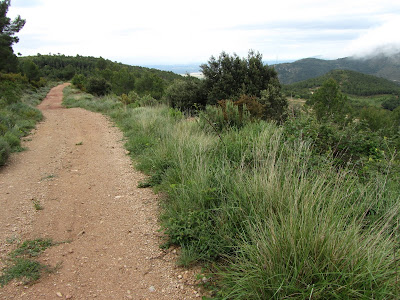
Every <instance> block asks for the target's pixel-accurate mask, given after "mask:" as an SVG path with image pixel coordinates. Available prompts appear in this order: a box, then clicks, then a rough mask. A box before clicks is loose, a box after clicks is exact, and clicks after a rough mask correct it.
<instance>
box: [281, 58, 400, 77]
mask: <svg viewBox="0 0 400 300" xmlns="http://www.w3.org/2000/svg"><path fill="white" fill-rule="evenodd" d="M274 67H275V70H276V71H277V72H278V77H279V80H280V81H281V83H283V84H290V83H294V82H299V81H303V80H306V79H309V78H314V77H318V76H321V75H324V74H325V73H327V72H329V71H331V70H335V69H342V70H353V71H357V72H361V73H364V74H370V75H374V76H377V77H382V78H386V79H389V80H391V81H394V82H397V83H399V84H400V51H399V52H397V53H395V54H383V53H381V54H377V55H374V56H368V57H362V58H358V57H345V58H339V59H336V60H323V59H317V58H305V59H301V60H298V61H295V62H293V63H284V64H276V65H274Z"/></svg>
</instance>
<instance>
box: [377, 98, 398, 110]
mask: <svg viewBox="0 0 400 300" xmlns="http://www.w3.org/2000/svg"><path fill="white" fill-rule="evenodd" d="M381 105H382V108H384V109H388V110H391V111H393V110H395V109H396V108H397V107H399V106H400V98H399V96H392V97H390V98H389V99H387V100H385V101H384V102H382V104H381Z"/></svg>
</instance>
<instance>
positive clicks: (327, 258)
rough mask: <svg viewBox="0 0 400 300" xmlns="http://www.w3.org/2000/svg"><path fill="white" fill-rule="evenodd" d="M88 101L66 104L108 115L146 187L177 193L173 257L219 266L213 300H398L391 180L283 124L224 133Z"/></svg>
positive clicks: (160, 112)
mask: <svg viewBox="0 0 400 300" xmlns="http://www.w3.org/2000/svg"><path fill="white" fill-rule="evenodd" d="M78 98H79V97H77V95H76V94H73V92H72V90H67V91H66V94H65V103H68V105H69V106H83V107H85V108H89V109H91V110H95V111H102V110H103V109H104V111H105V112H106V113H107V114H108V115H109V116H110V117H111V118H112V119H113V120H114V121H115V122H116V123H117V124H118V126H119V127H120V128H121V129H122V130H123V132H124V134H125V136H126V139H127V141H126V147H127V149H128V150H129V151H130V153H131V155H132V157H133V158H134V160H135V161H136V162H137V167H138V168H139V169H140V170H143V171H145V172H147V173H148V174H150V179H149V181H148V182H147V183H148V184H147V185H146V186H157V189H160V190H162V191H164V192H165V193H166V194H167V197H166V199H165V200H164V201H163V203H162V207H163V212H162V215H161V222H162V226H163V228H164V230H165V232H166V233H167V234H168V240H167V241H166V246H168V245H170V244H177V245H180V246H181V248H182V255H181V257H180V261H179V262H180V263H181V264H182V265H190V264H195V263H207V264H208V265H209V266H211V271H210V272H211V276H212V278H213V279H215V281H214V282H215V288H216V290H217V292H216V293H215V294H214V295H213V297H215V298H218V299H286V298H291V299H306V298H308V299H358V298H359V299H394V298H398V297H399V295H400V294H399V291H398V288H399V282H398V276H397V274H398V257H399V255H400V251H399V248H398V216H399V208H400V207H399V204H398V203H399V201H398V200H399V189H398V185H397V184H395V183H394V182H393V180H394V179H393V178H395V177H390V176H388V173H387V172H386V173H385V172H382V173H376V174H375V173H374V174H373V175H372V174H371V175H370V176H369V177H368V178H363V180H360V178H359V177H358V175H357V172H354V171H352V170H348V169H345V168H340V167H338V166H337V164H335V163H334V162H333V160H332V159H331V157H330V156H329V155H325V154H323V153H321V154H316V153H315V151H313V147H314V145H313V143H312V142H311V141H307V140H304V139H302V138H301V136H299V137H298V138H294V137H290V138H288V135H287V128H285V127H280V126H277V125H275V124H272V123H266V122H254V123H250V124H247V125H245V126H243V127H242V128H240V129H234V128H233V129H230V130H223V131H222V132H221V133H219V134H215V133H214V132H213V129H212V128H210V126H209V125H208V124H207V122H204V121H203V120H202V119H201V118H200V119H199V120H186V119H184V118H183V116H182V114H180V113H179V112H176V111H175V110H173V109H170V108H168V107H139V108H135V109H123V108H122V107H121V105H119V104H118V103H117V100H116V99H114V100H113V99H112V98H102V99H95V98H91V99H87V96H84V99H83V100H82V101H80V100H79V99H78ZM207 128H208V129H207Z"/></svg>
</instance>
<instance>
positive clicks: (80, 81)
mask: <svg viewBox="0 0 400 300" xmlns="http://www.w3.org/2000/svg"><path fill="white" fill-rule="evenodd" d="M72 84H73V85H74V86H76V87H77V88H78V89H80V90H81V91H85V86H86V77H85V75H83V74H75V75H74V77H72Z"/></svg>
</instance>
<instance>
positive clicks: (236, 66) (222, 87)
mask: <svg viewBox="0 0 400 300" xmlns="http://www.w3.org/2000/svg"><path fill="white" fill-rule="evenodd" d="M200 68H201V70H202V72H203V74H204V77H205V81H204V84H205V88H206V90H207V98H208V103H209V104H215V103H216V102H217V101H218V100H222V99H233V100H237V99H238V98H239V97H240V96H241V95H244V94H246V95H249V96H256V97H260V96H261V91H263V90H266V89H267V88H268V84H270V83H271V81H272V80H273V79H277V78H278V75H277V73H276V72H275V70H274V69H273V68H270V67H268V65H265V64H264V63H263V61H262V55H261V54H260V53H258V52H257V53H256V52H254V51H252V50H250V51H249V53H248V56H247V58H240V57H239V56H237V55H236V54H233V55H232V56H231V55H229V54H227V53H226V52H222V53H221V54H220V56H219V58H218V59H216V58H215V57H214V56H211V58H210V60H209V61H208V63H207V64H203V65H201V66H200ZM274 83H275V84H278V86H279V89H280V85H279V81H278V80H275V81H274Z"/></svg>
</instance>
